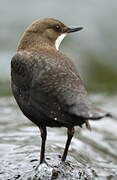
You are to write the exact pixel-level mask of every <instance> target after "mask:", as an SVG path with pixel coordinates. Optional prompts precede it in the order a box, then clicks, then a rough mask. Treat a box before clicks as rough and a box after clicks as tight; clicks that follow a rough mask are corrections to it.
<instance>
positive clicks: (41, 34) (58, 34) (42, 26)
mask: <svg viewBox="0 0 117 180" xmlns="http://www.w3.org/2000/svg"><path fill="white" fill-rule="evenodd" d="M82 29H83V28H82V27H75V28H71V27H68V26H66V25H65V24H63V23H62V22H60V21H59V20H57V19H52V18H45V19H41V20H37V21H35V22H33V23H32V24H31V25H30V26H29V27H28V28H27V29H26V31H25V33H24V36H23V38H24V37H25V35H27V37H29V38H30V39H32V40H34V39H35V42H37V43H40V45H43V44H44V43H43V42H46V43H45V44H46V45H47V44H49V45H51V46H54V47H55V48H56V49H57V50H58V49H59V46H60V43H61V42H62V40H63V39H64V37H65V36H66V35H67V34H68V33H72V32H76V31H80V30H82ZM33 37H34V38H33ZM25 42H26V39H25Z"/></svg>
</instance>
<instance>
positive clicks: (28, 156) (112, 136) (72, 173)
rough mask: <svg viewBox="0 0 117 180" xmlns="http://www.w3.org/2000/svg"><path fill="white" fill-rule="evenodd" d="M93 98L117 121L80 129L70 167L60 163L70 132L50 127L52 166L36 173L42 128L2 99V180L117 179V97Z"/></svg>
mask: <svg viewBox="0 0 117 180" xmlns="http://www.w3.org/2000/svg"><path fill="white" fill-rule="evenodd" d="M91 99H93V101H95V102H96V103H97V105H99V106H101V107H102V108H103V109H106V110H109V111H110V112H112V113H113V114H114V117H115V118H114V119H108V118H105V119H103V120H101V121H95V122H91V126H92V131H91V132H89V131H88V130H87V129H86V128H85V127H83V129H82V130H81V129H80V128H76V132H75V137H74V138H73V140H72V143H71V146H70V150H69V154H68V158H67V161H66V164H61V162H60V156H61V155H62V152H63V149H64V145H65V140H66V129H65V128H60V129H59V128H48V138H47V144H46V158H47V159H46V161H47V162H48V164H49V167H48V166H46V165H45V167H40V169H39V168H38V170H35V168H36V167H37V166H38V164H39V153H40V143H41V138H40V132H39V129H38V128H37V127H36V126H34V125H33V124H32V123H31V122H30V121H29V120H27V119H26V118H25V117H24V116H23V114H22V113H21V112H20V111H19V108H18V107H17V105H16V103H15V100H14V99H13V97H11V96H8V97H1V98H0V149H1V150H0V157H1V158H0V180H8V179H13V180H15V179H23V180H24V179H26V180H28V178H29V179H36V175H37V177H40V176H42V177H44V176H45V174H44V175H43V171H44V172H46V177H45V179H47V177H48V179H49V178H50V177H53V179H54V178H55V179H61V178H62V179H92V180H93V179H98V180H104V179H108V180H115V179H117V143H116V141H117V118H116V116H117V112H116V104H117V96H114V95H113V96H111V97H110V96H107V95H104V94H103V95H102V94H92V95H91ZM43 166H44V165H43ZM44 168H45V170H44ZM40 172H41V173H40ZM42 179H43V178H42Z"/></svg>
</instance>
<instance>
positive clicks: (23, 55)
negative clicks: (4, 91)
mask: <svg viewBox="0 0 117 180" xmlns="http://www.w3.org/2000/svg"><path fill="white" fill-rule="evenodd" d="M80 30H82V27H77V28H70V27H68V26H66V25H64V24H63V23H62V22H60V21H59V20H56V19H52V18H45V19H42V20H37V21H35V22H33V24H31V25H30V26H29V27H28V28H27V29H26V31H25V32H24V34H23V36H22V38H21V40H20V42H19V44H18V48H17V52H16V54H15V55H14V56H13V58H12V61H11V77H12V80H11V84H12V85H11V86H12V91H13V95H14V97H15V99H16V101H17V103H18V105H19V107H20V109H21V111H22V112H23V114H24V115H25V116H26V117H27V118H28V119H30V120H31V121H32V122H33V123H35V124H36V125H37V126H38V127H39V129H40V132H41V138H42V144H41V153H40V164H41V163H43V162H44V161H45V141H46V136H47V132H46V127H48V126H49V127H66V128H67V129H68V131H67V134H68V138H67V142H66V146H65V150H64V153H63V156H62V161H65V159H66V156H67V152H68V148H69V145H70V142H71V139H72V137H73V135H74V131H75V130H74V126H80V127H82V125H83V124H86V127H87V128H89V129H90V124H89V120H96V119H101V118H103V117H105V116H109V114H108V113H105V112H103V111H101V110H99V109H97V108H95V107H94V106H93V105H92V104H91V102H90V100H89V98H88V96H87V91H86V89H85V87H84V85H83V82H82V80H81V79H80V76H79V73H78V72H77V70H76V68H75V65H74V63H73V62H72V61H71V59H69V58H68V57H67V56H65V55H64V54H63V53H61V52H60V51H59V45H60V43H61V41H62V40H63V38H64V37H65V36H66V35H67V34H69V33H72V32H76V31H80Z"/></svg>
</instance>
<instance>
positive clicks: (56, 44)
mask: <svg viewBox="0 0 117 180" xmlns="http://www.w3.org/2000/svg"><path fill="white" fill-rule="evenodd" d="M65 36H66V33H64V34H61V35H60V36H59V37H58V38H57V39H56V41H55V47H56V49H57V50H59V46H60V44H61V42H62V40H63V39H64V38H65Z"/></svg>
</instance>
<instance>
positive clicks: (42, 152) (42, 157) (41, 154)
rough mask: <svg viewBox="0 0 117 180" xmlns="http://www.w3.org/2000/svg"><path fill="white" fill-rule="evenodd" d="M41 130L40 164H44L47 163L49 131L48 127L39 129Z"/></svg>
mask: <svg viewBox="0 0 117 180" xmlns="http://www.w3.org/2000/svg"><path fill="white" fill-rule="evenodd" d="M39 129H40V132H41V138H42V143H41V153H40V164H42V163H43V162H44V161H45V142H46V137H47V131H46V127H39Z"/></svg>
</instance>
